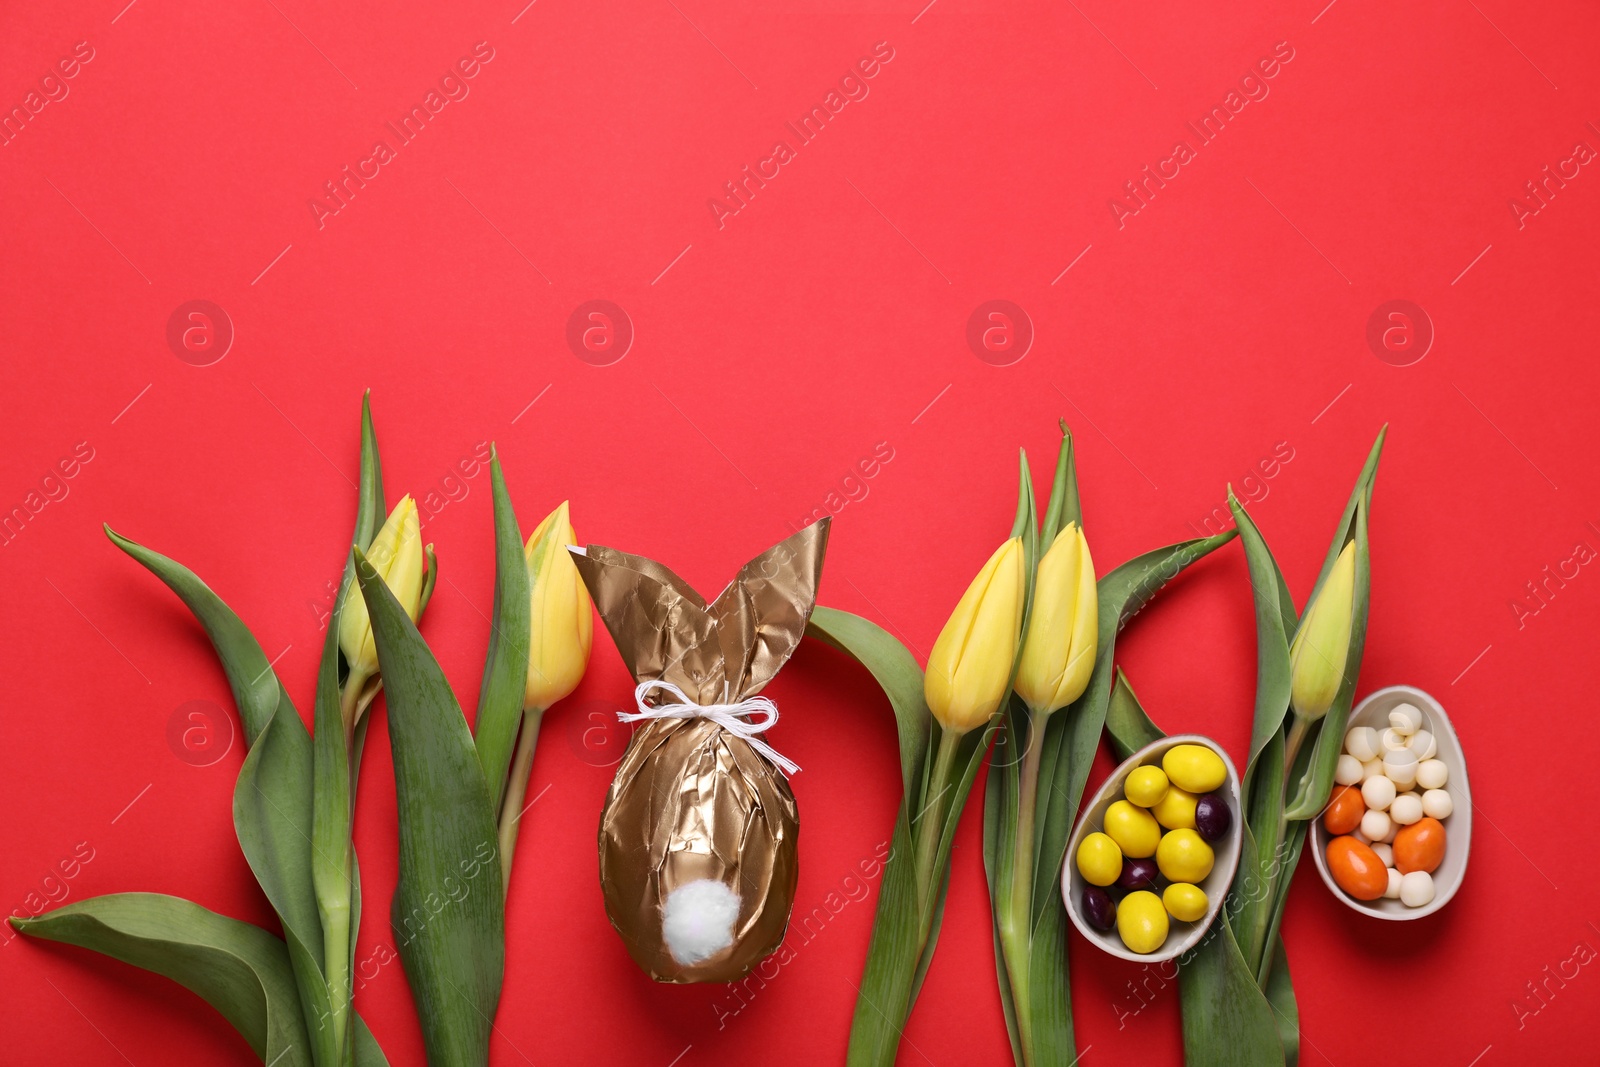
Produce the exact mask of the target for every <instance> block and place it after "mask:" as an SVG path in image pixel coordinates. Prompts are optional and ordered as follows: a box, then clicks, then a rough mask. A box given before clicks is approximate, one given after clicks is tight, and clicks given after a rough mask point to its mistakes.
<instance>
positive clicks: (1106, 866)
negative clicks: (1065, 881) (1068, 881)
mask: <svg viewBox="0 0 1600 1067" xmlns="http://www.w3.org/2000/svg"><path fill="white" fill-rule="evenodd" d="M1078 873H1079V874H1081V875H1083V880H1084V881H1085V882H1088V883H1089V884H1090V885H1100V886H1106V885H1110V884H1111V883H1112V882H1115V881H1116V880H1117V876H1118V875H1120V874H1121V873H1122V850H1121V849H1119V848H1118V847H1117V843H1116V842H1115V841H1113V840H1111V838H1109V837H1107V836H1106V835H1105V834H1089V835H1088V836H1087V837H1085V838H1084V839H1083V840H1082V841H1081V842H1080V843H1079V844H1078Z"/></svg>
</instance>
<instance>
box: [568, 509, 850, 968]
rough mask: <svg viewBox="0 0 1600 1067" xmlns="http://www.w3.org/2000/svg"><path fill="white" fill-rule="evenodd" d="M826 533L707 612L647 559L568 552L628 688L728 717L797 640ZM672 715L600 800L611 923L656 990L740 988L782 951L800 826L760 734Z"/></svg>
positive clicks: (759, 568) (752, 576)
mask: <svg viewBox="0 0 1600 1067" xmlns="http://www.w3.org/2000/svg"><path fill="white" fill-rule="evenodd" d="M827 539H828V520H827V519H823V520H822V521H821V522H818V523H816V524H814V525H812V526H808V527H806V528H805V529H804V530H801V531H800V532H799V533H797V534H794V535H793V536H791V537H789V538H787V539H786V540H784V541H781V542H779V543H778V544H777V545H774V546H773V547H772V548H770V549H768V550H767V551H766V552H763V553H762V554H761V555H759V556H757V557H756V558H755V559H753V560H751V561H750V562H749V563H747V564H745V565H744V567H743V568H741V569H740V571H739V574H738V576H737V577H736V578H735V579H734V580H733V582H732V583H730V584H729V585H728V587H727V589H725V590H723V592H722V593H721V595H719V596H718V597H717V599H716V600H715V601H714V602H713V603H710V604H707V603H706V601H705V600H704V599H703V598H702V597H701V596H700V595H699V594H698V593H696V592H695V591H694V589H693V588H692V587H690V586H689V585H688V583H686V582H684V581H683V580H682V579H681V578H679V577H678V576H677V575H675V574H673V573H672V571H670V570H668V569H667V568H666V567H664V566H662V565H661V564H659V563H656V562H654V561H653V560H649V559H645V558H644V557H641V556H632V555H628V554H627V553H623V552H617V551H616V550H614V549H609V548H603V547H600V546H597V545H591V546H589V547H588V548H587V549H582V550H580V549H576V548H574V549H572V552H573V561H574V563H575V564H576V565H577V567H578V571H579V573H580V574H582V575H583V579H584V582H585V583H586V584H587V585H588V587H589V592H590V595H591V596H592V597H593V598H594V603H595V606H596V608H598V609H599V611H600V617H601V619H602V620H603V621H604V622H605V624H606V629H607V630H608V631H609V632H610V633H611V636H612V639H613V640H614V641H615V642H616V645H617V651H618V652H620V653H621V655H622V658H623V661H624V662H625V663H626V664H627V665H628V668H629V670H630V671H631V672H632V674H633V677H634V680H635V681H636V682H639V683H646V682H659V683H671V685H672V686H675V687H677V690H678V691H680V692H681V693H682V695H683V696H684V697H685V698H686V700H687V701H688V703H689V704H690V705H696V706H699V707H708V706H713V705H720V706H722V707H723V708H727V707H728V706H730V705H737V704H738V703H739V702H740V701H743V700H746V699H748V698H751V697H753V696H755V695H756V694H757V693H759V692H760V691H761V689H762V687H764V686H765V685H766V684H767V682H769V681H770V680H771V679H772V677H773V675H775V674H777V672H778V669H779V668H780V667H781V666H782V665H783V664H784V663H785V662H786V661H787V660H788V658H789V656H790V655H791V654H792V653H793V652H794V650H795V648H796V647H798V646H799V644H800V639H801V637H802V636H803V635H804V633H805V627H806V622H807V620H808V619H810V617H811V609H812V608H813V607H814V606H815V604H816V594H817V583H818V580H819V578H820V576H821V571H822V559H823V554H824V552H825V550H826V547H827ZM643 691H644V690H643V689H641V692H643ZM663 696H669V694H660V693H658V694H657V698H658V699H659V698H662V697H663ZM646 699H649V698H648V697H647V698H646ZM672 700H673V702H674V703H675V702H676V698H675V696H673V697H672ZM678 710H679V712H680V713H681V714H678V715H674V717H663V718H650V719H648V721H645V722H644V723H643V724H642V725H641V726H640V727H639V729H638V730H637V731H635V733H634V735H633V738H632V740H631V741H630V742H629V743H628V748H627V750H626V752H624V753H623V757H622V761H621V763H620V764H619V765H618V767H617V773H616V777H615V778H614V779H613V780H612V783H611V789H610V791H609V793H608V794H607V796H606V803H605V808H604V810H603V811H602V813H601V816H600V832H599V852H600V884H601V888H602V891H603V892H604V894H605V904H606V915H607V916H608V917H609V918H610V920H611V925H612V926H613V927H614V928H615V929H616V931H617V933H618V934H619V935H620V936H621V938H622V941H623V944H624V945H625V946H626V948H627V950H628V954H629V955H630V956H632V957H633V959H634V961H635V962H636V963H638V965H639V966H640V967H641V968H643V969H644V971H645V972H646V973H648V974H649V975H650V976H651V977H652V978H654V979H656V980H657V981H660V982H731V981H734V980H736V979H738V978H740V977H742V976H743V975H744V974H745V973H746V972H747V971H749V970H750V968H751V967H753V966H755V965H756V964H757V963H758V962H760V960H762V959H763V958H764V957H766V956H767V955H769V954H770V953H772V952H774V951H776V950H777V948H778V946H779V945H781V944H782V943H783V935H784V932H785V930H786V929H787V927H788V923H789V912H790V909H791V908H792V907H793V904H794V893H795V885H796V882H797V881H798V878H799V854H798V848H797V846H798V838H799V832H800V817H799V812H798V810H797V808H796V805H795V800H794V793H793V791H792V790H791V789H790V788H789V782H788V779H787V778H785V777H784V775H783V772H782V771H781V770H780V769H779V768H778V767H777V766H775V765H774V763H773V762H772V761H771V760H769V759H768V758H767V756H766V755H764V754H763V753H762V752H761V751H758V747H759V746H760V745H762V744H763V743H764V739H763V741H757V743H756V744H754V745H753V744H752V743H751V741H750V740H747V739H746V738H745V737H742V736H740V734H739V733H738V732H735V730H733V729H728V728H726V727H725V726H724V725H722V724H720V723H718V722H716V721H714V720H713V719H710V718H704V717H698V716H697V715H696V714H695V713H694V712H692V711H690V710H687V709H684V708H680V709H678ZM746 721H748V720H746ZM730 725H733V726H734V727H736V728H737V727H738V726H739V725H740V724H739V723H730ZM769 751H771V750H769ZM777 758H778V759H779V760H780V762H781V761H782V757H781V756H780V757H777Z"/></svg>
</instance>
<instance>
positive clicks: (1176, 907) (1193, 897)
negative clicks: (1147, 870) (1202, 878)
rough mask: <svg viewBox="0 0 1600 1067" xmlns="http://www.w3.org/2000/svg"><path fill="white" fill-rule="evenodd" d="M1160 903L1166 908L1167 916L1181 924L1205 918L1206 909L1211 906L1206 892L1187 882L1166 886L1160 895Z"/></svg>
mask: <svg viewBox="0 0 1600 1067" xmlns="http://www.w3.org/2000/svg"><path fill="white" fill-rule="evenodd" d="M1161 903H1163V904H1165V905H1166V906H1167V914H1169V915H1171V916H1172V917H1173V918H1174V919H1177V920H1178V921H1179V922H1181V923H1192V922H1195V921H1197V920H1199V919H1203V918H1205V914H1206V909H1207V908H1209V907H1210V906H1211V901H1209V900H1207V899H1206V891H1205V890H1204V889H1201V888H1200V887H1199V886H1197V885H1190V884H1189V883H1188V882H1173V883H1172V884H1171V885H1169V886H1167V888H1166V891H1165V892H1163V893H1162V894H1161Z"/></svg>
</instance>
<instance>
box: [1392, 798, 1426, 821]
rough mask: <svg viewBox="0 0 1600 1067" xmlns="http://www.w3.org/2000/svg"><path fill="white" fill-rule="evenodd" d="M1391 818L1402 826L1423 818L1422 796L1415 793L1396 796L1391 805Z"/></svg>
mask: <svg viewBox="0 0 1600 1067" xmlns="http://www.w3.org/2000/svg"><path fill="white" fill-rule="evenodd" d="M1389 818H1391V819H1393V820H1394V821H1395V822H1397V823H1399V824H1400V825H1401V826H1410V825H1411V824H1412V823H1414V822H1416V821H1418V820H1419V819H1421V818H1422V798H1421V797H1419V796H1417V794H1415V793H1406V794H1404V795H1403V796H1398V797H1395V798H1394V803H1393V804H1390V805H1389Z"/></svg>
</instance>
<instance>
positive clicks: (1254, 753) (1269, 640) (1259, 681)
mask: <svg viewBox="0 0 1600 1067" xmlns="http://www.w3.org/2000/svg"><path fill="white" fill-rule="evenodd" d="M1228 507H1229V509H1231V510H1232V511H1233V522H1234V527H1235V528H1236V529H1237V530H1238V531H1239V543H1240V544H1242V545H1243V546H1244V558H1245V563H1246V565H1247V566H1248V567H1249V569H1250V590H1251V593H1252V595H1253V597H1254V599H1255V616H1256V711H1255V719H1254V724H1253V725H1252V727H1251V731H1250V756H1249V758H1248V759H1247V760H1246V761H1245V765H1246V766H1247V767H1248V766H1253V765H1254V764H1255V762H1256V757H1258V756H1259V755H1260V754H1261V750H1262V749H1263V748H1265V747H1266V745H1267V742H1268V741H1270V740H1271V739H1272V738H1273V737H1275V736H1277V735H1278V733H1279V731H1280V730H1281V729H1282V727H1283V718H1284V716H1285V715H1286V714H1288V711H1289V636H1290V635H1291V634H1293V633H1294V629H1295V627H1296V626H1298V625H1299V621H1300V619H1299V616H1298V615H1297V614H1296V613H1295V610H1294V600H1293V599H1292V598H1291V597H1290V596H1289V587H1288V585H1287V584H1286V583H1285V582H1284V580H1283V572H1282V571H1281V570H1279V569H1278V563H1277V560H1275V559H1273V558H1272V550H1271V549H1269V548H1267V542H1266V539H1265V538H1263V537H1262V536H1261V530H1260V529H1259V528H1258V527H1257V526H1256V524H1255V521H1254V520H1253V519H1251V518H1250V514H1249V512H1247V511H1245V509H1244V505H1242V504H1240V503H1239V501H1238V498H1236V497H1235V496H1234V495H1233V491H1232V490H1231V489H1230V490H1229V491H1228ZM1253 782H1254V779H1253V778H1252V777H1248V776H1247V777H1246V778H1245V780H1244V783H1243V785H1244V789H1245V795H1246V796H1248V795H1249V792H1250V789H1251V787H1252V785H1253Z"/></svg>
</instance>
